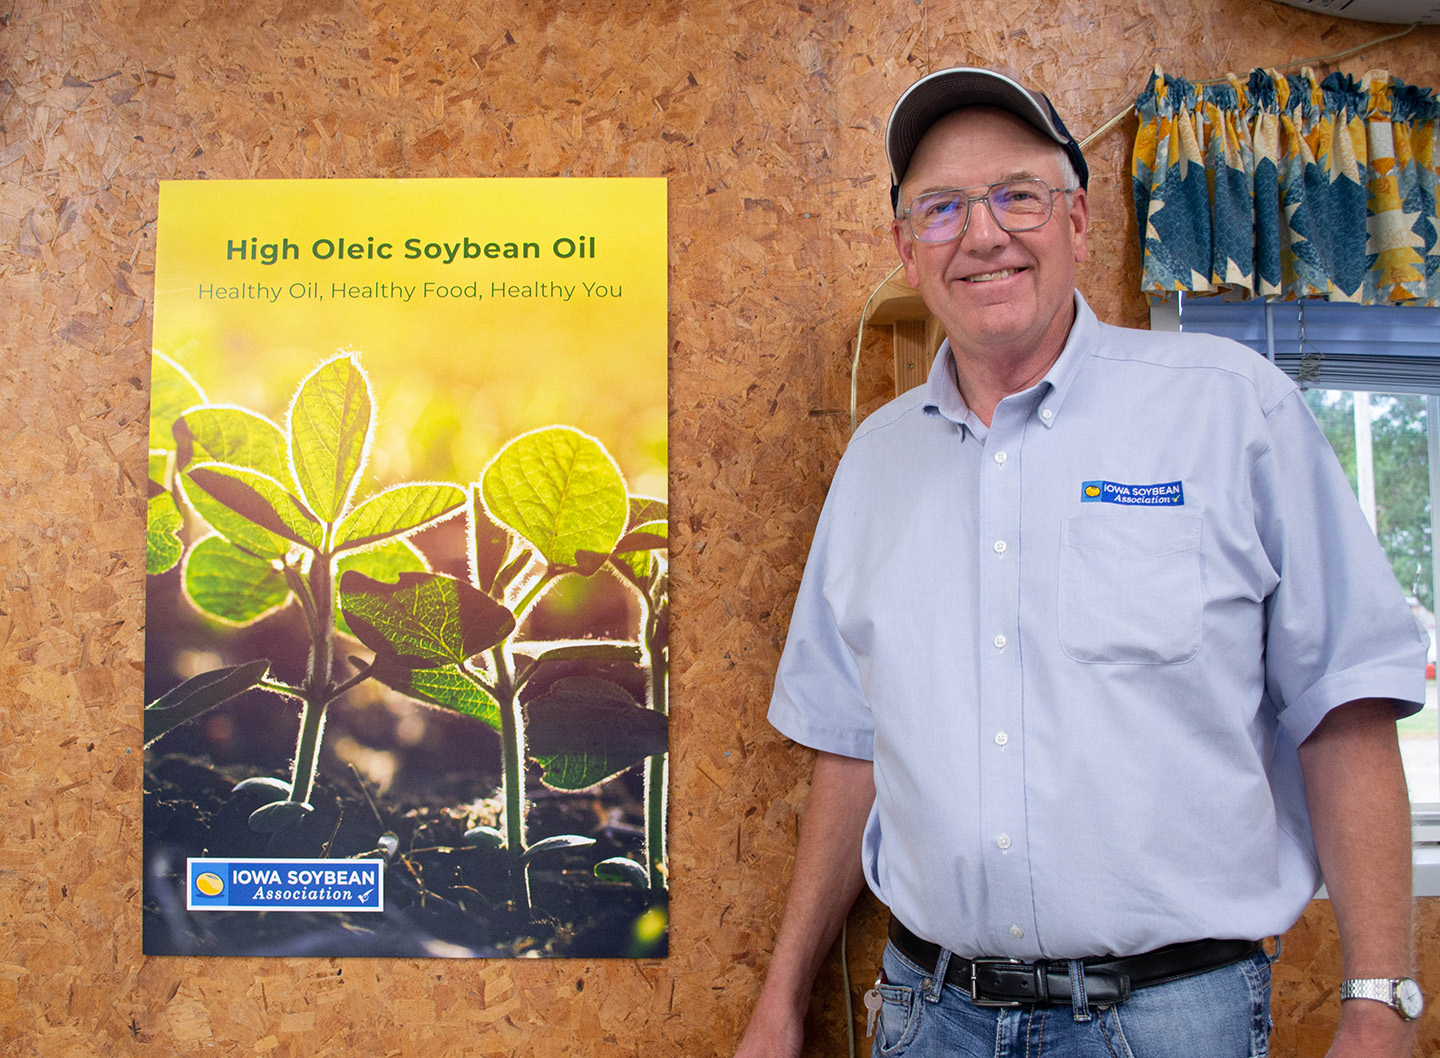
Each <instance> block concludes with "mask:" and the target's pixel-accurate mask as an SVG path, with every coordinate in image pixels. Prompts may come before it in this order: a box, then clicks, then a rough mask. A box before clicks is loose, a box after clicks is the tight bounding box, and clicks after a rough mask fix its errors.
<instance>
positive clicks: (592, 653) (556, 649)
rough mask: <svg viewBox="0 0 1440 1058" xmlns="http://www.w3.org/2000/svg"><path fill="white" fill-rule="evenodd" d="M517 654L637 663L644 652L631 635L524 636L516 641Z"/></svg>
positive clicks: (538, 658) (537, 660) (540, 658)
mask: <svg viewBox="0 0 1440 1058" xmlns="http://www.w3.org/2000/svg"><path fill="white" fill-rule="evenodd" d="M513 646H514V650H515V653H516V654H522V655H524V656H525V657H527V658H533V659H534V661H535V664H537V665H538V664H540V663H541V662H542V661H622V662H629V663H630V664H638V663H639V662H640V660H641V659H642V657H643V656H644V654H643V652H642V651H641V649H640V644H639V643H636V642H634V641H633V640H629V639H553V640H547V639H521V640H517V641H516V642H515V643H514V644H513Z"/></svg>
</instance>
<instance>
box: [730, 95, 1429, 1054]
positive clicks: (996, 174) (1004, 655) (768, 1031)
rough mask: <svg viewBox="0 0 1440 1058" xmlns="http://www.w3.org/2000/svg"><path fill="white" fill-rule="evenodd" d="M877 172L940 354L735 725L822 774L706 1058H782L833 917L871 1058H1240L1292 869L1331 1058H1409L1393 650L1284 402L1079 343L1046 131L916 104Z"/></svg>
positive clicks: (1078, 184)
mask: <svg viewBox="0 0 1440 1058" xmlns="http://www.w3.org/2000/svg"><path fill="white" fill-rule="evenodd" d="M886 151H887V155H888V159H889V162H890V170H891V179H892V199H893V204H894V205H895V209H896V213H895V219H894V221H893V226H892V227H893V233H894V238H895V245H896V248H897V250H898V251H899V254H900V258H901V261H902V262H903V264H904V267H905V273H906V277H907V278H908V279H909V281H910V283H911V284H912V285H913V286H915V287H917V288H918V289H919V290H920V292H921V294H922V296H923V297H924V299H925V302H926V304H927V305H928V306H929V308H930V310H931V311H932V312H933V313H934V314H935V315H936V316H937V317H938V318H939V320H940V321H941V323H942V324H943V325H944V328H945V332H946V334H947V336H948V337H947V341H946V342H945V344H944V345H942V347H941V349H940V351H939V353H938V355H937V356H936V359H935V363H934V366H933V368H932V370H931V373H930V377H929V380H928V381H927V383H926V384H925V385H923V386H921V387H917V388H916V389H914V390H912V391H911V392H909V393H907V394H905V395H903V396H901V397H899V398H897V399H896V400H895V401H892V402H891V403H890V404H888V405H886V406H885V407H884V408H882V409H881V410H880V411H878V412H876V413H875V414H874V415H872V416H871V417H870V418H869V419H867V420H866V422H865V423H864V424H863V425H862V426H861V427H860V429H859V430H858V431H857V432H856V434H855V436H854V438H853V439H852V441H851V443H850V447H849V449H848V450H847V452H846V454H845V457H844V459H843V460H842V461H841V464H840V466H839V468H838V469H837V471H836V475H835V479H834V482H833V484H832V486H831V491H830V495H829V497H828V498H827V500H826V505H825V510H824V512H823V513H822V515H821V519H820V523H819V525H818V526H817V528H816V532H815V539H814V542H813V544H812V548H811V554H810V560H809V563H808V564H807V567H806V571H805V576H804V580H803V582H802V584H801V587H800V592H799V595H798V597H797V599H796V604H795V611H794V615H793V617H792V620H791V626H790V632H789V636H788V638H787V641H786V646H785V651H784V655H783V657H782V659H781V663H780V670H779V673H778V674H777V677H776V684H775V692H774V697H773V698H772V701H771V706H770V720H771V722H772V723H773V724H774V725H775V726H776V727H777V728H778V729H779V730H780V731H781V732H783V733H784V734H786V735H788V736H790V737H791V738H794V739H796V740H797V741H799V742H801V743H803V744H805V745H808V746H811V747H813V748H815V749H816V750H817V751H818V755H817V758H816V762H815V770H814V775H813V779H812V785H811V792H810V798H809V802H808V804H807V809H806V814H805V820H804V824H803V827H802V831H801V839H800V845H799V848H798V849H797V852H796V862H795V871H794V876H793V880H792V883H791V890H790V897H789V902H788V905H787V908H786V913H785V917H784V920H783V922H782V925H781V929H780V934H779V936H778V937H777V939H776V943H775V949H774V955H773V958H772V961H771V966H770V971H769V975H768V977H767V980H766V984H765V987H764V989H763V990H762V993H761V996H760V999H759V1002H758V1004H757V1006H756V1010H755V1013H754V1016H753V1018H752V1020H751V1023H750V1027H749V1029H748V1031H747V1033H746V1035H745V1038H744V1040H743V1041H742V1044H741V1047H740V1052H739V1053H740V1054H741V1055H743V1056H745V1058H755V1056H761V1055H792V1056H793V1055H797V1054H799V1053H800V1051H801V1046H802V1025H803V1018H804V1013H805V1009H806V1006H807V1003H808V998H809V993H810V989H811V986H812V983H813V980H814V976H815V973H816V971H817V969H818V967H819V965H820V962H821V960H822V959H823V958H824V955H825V953H826V951H827V950H828V949H829V947H830V945H831V943H832V942H833V940H834V938H835V935H836V933H837V932H838V930H839V928H840V924H841V922H842V921H843V919H844V916H845V913H846V911H847V910H848V908H849V907H850V904H851V903H852V902H853V900H854V898H855V896H856V895H857V893H858V892H859V890H860V887H861V885H862V884H865V883H867V882H868V884H869V885H870V887H871V889H872V890H874V892H875V893H876V895H877V896H878V897H879V898H880V899H881V900H883V901H884V902H885V903H886V904H887V906H889V908H890V909H891V923H890V943H889V944H888V945H887V948H886V951H885V957H884V965H883V969H882V970H881V972H880V974H879V977H878V979H877V981H876V985H875V988H874V989H872V990H871V991H870V992H869V993H868V994H867V995H866V998H865V1002H866V1006H867V1007H868V1008H870V1009H871V1028H872V1034H873V1036H874V1050H875V1053H876V1054H877V1055H892V1054H894V1055H898V1054H906V1055H910V1056H914V1058H930V1056H941V1055H946V1056H948V1055H977V1056H981V1055H983V1056H992V1055H993V1056H1008V1055H1016V1056H1019V1055H1033V1054H1041V1053H1043V1054H1047V1055H1056V1056H1086V1058H1088V1056H1096V1058H1100V1056H1104V1058H1110V1056H1114V1055H1130V1054H1132V1053H1133V1054H1134V1055H1141V1056H1145V1058H1197V1056H1199V1058H1242V1056H1250V1058H1254V1056H1263V1055H1265V1054H1267V1053H1268V1038H1269V990H1270V957H1269V956H1268V955H1267V953H1266V949H1265V947H1264V946H1263V944H1262V942H1263V941H1264V939H1265V938H1267V937H1272V936H1276V935H1278V934H1280V933H1283V932H1284V931H1285V930H1286V929H1288V928H1289V927H1290V926H1291V925H1292V924H1293V923H1294V922H1295V920H1296V918H1297V917H1298V916H1299V915H1300V913H1301V912H1302V911H1303V909H1304V908H1305V906H1306V904H1307V903H1308V901H1309V900H1310V898H1311V896H1312V895H1313V893H1314V892H1315V889H1316V886H1317V885H1318V883H1319V881H1320V877H1321V870H1322V869H1323V871H1324V877H1325V880H1326V882H1327V885H1328V889H1329V893H1330V897H1331V899H1332V901H1333V903H1334V908H1335V912H1336V917H1337V920H1338V922H1339V927H1340V934H1341V943H1342V947H1343V958H1344V973H1345V977H1346V981H1345V982H1344V986H1343V988H1342V991H1341V994H1342V996H1343V997H1346V998H1347V1001H1346V1002H1345V1003H1344V1005H1343V1007H1342V1011H1341V1018H1340V1031H1339V1034H1338V1035H1337V1037H1336V1040H1335V1045H1334V1048H1333V1049H1332V1051H1331V1054H1332V1055H1333V1056H1334V1058H1341V1056H1349V1058H1359V1056H1362V1055H1363V1056H1365V1058H1377V1056H1389V1058H1398V1056H1401V1055H1406V1054H1408V1053H1409V1052H1410V1049H1411V1046H1412V1041H1413V1038H1414V1025H1413V1019H1414V1017H1415V1016H1417V1015H1418V1013H1419V997H1418V989H1417V988H1416V986H1415V984H1414V982H1413V981H1412V980H1410V979H1409V977H1408V975H1409V973H1410V970H1411V958H1412V957H1411V951H1410V902H1411V901H1410V874H1409V812H1408V800H1407V797H1406V791H1405V783H1404V776H1403V772H1402V771H1401V766H1400V758H1399V751H1398V746H1397V743H1396V734H1395V719H1396V717H1397V716H1400V715H1408V714H1409V713H1411V712H1414V711H1415V710H1416V709H1418V708H1419V707H1420V705H1421V704H1422V703H1423V701H1424V668H1425V644H1424V642H1423V641H1422V638H1421V637H1420V635H1419V632H1418V630H1417V628H1416V625H1415V622H1414V620H1413V619H1412V618H1411V616H1410V613H1409V610H1408V608H1407V607H1406V605H1405V602H1404V599H1403V596H1402V594H1401V591H1400V588H1399V586H1398V585H1397V584H1396V583H1395V580H1394V577H1393V576H1392V575H1391V573H1390V570H1389V566H1388V564H1387V562H1386V561H1385V559H1384V556H1383V555H1382V553H1381V551H1380V548H1379V546H1378V544H1377V543H1376V541H1375V538H1374V536H1373V534H1372V533H1371V532H1370V530H1369V527H1368V526H1367V525H1366V523H1365V521H1364V518H1363V517H1362V515H1361V514H1360V511H1359V508H1358V505H1357V504H1356V502H1355V499H1354V496H1353V494H1352V493H1351V492H1350V488H1349V484H1348V482H1347V481H1346V479H1345V477H1344V475H1343V473H1342V472H1341V470H1340V468H1339V466H1338V464H1337V463H1336V461H1335V459H1334V457H1333V455H1332V454H1331V452H1330V449H1329V447H1328V446H1327V444H1326V442H1325V439H1324V436H1323V435H1322V434H1321V433H1320V431H1319V429H1318V428H1317V427H1316V425H1315V423H1314V420H1313V418H1311V416H1310V414H1309V412H1308V410H1307V409H1306V406H1305V403H1304V400H1303V399H1302V397H1301V395H1300V394H1299V392H1298V390H1297V389H1296V388H1295V386H1294V385H1293V384H1292V383H1291V382H1290V381H1289V380H1288V379H1286V378H1285V377H1284V376H1283V375H1282V374H1281V373H1280V372H1279V371H1277V370H1276V369H1275V368H1273V367H1272V366H1271V365H1270V364H1268V363H1267V362H1266V361H1264V360H1263V359H1262V358H1259V357H1257V356H1255V355H1254V354H1253V353H1251V352H1249V351H1248V350H1246V349H1243V348H1241V347H1239V346H1236V345H1234V344H1231V343H1228V342H1225V341H1223V340H1219V339H1212V338H1208V337H1203V336H1195V335H1160V334H1152V333H1150V332H1145V331H1132V330H1124V329H1121V328H1116V327H1110V326H1107V325H1105V324H1102V323H1100V322H1099V321H1098V320H1097V319H1096V318H1095V315H1094V314H1093V313H1092V312H1091V311H1090V309H1089V307H1088V306H1087V305H1086V304H1085V302H1084V300H1083V299H1082V298H1081V297H1080V295H1079V294H1078V292H1077V291H1076V290H1075V274H1076V268H1077V266H1078V265H1079V264H1081V263H1082V262H1083V261H1084V260H1085V256H1086V248H1085V237H1086V234H1087V230H1088V224H1089V206H1088V202H1087V198H1086V195H1087V185H1088V178H1089V174H1088V169H1087V167H1086V164H1085V159H1084V156H1083V155H1082V153H1081V151H1080V148H1079V146H1078V144H1077V143H1076V142H1075V140H1074V139H1073V138H1072V137H1071V136H1070V134H1069V132H1068V131H1067V130H1066V129H1065V126H1064V124H1063V123H1062V122H1061V120H1060V118H1059V116H1058V115H1057V114H1056V113H1055V110H1054V108H1053V106H1052V105H1051V104H1050V102H1049V100H1048V99H1046V98H1045V97H1044V96H1043V95H1040V94H1038V93H1033V92H1031V91H1029V90H1027V89H1025V88H1024V87H1022V86H1021V85H1019V84H1018V83H1016V82H1015V81H1013V80H1011V79H1009V78H1007V77H1004V76H1001V75H1000V74H997V73H994V72H992V71H987V70H976V69H954V70H946V71H942V72H940V73H937V74H933V75H931V76H929V77H927V78H925V79H923V80H921V81H920V82H918V83H917V84H915V85H914V86H912V87H911V88H910V89H909V90H908V91H907V92H906V93H905V95H904V96H902V97H901V99H900V101H899V102H898V103H897V104H896V107H895V110H894V112H893V113H892V115H891V118H890V123H889V126H888V129H887V134H886Z"/></svg>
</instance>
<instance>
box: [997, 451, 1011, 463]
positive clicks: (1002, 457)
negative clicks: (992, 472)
mask: <svg viewBox="0 0 1440 1058" xmlns="http://www.w3.org/2000/svg"><path fill="white" fill-rule="evenodd" d="M1009 458H1010V457H1009V456H1008V455H1006V454H1005V453H1004V452H996V453H995V462H997V463H1003V462H1005V460H1007V459H1009Z"/></svg>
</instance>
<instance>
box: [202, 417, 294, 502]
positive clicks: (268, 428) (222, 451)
mask: <svg viewBox="0 0 1440 1058" xmlns="http://www.w3.org/2000/svg"><path fill="white" fill-rule="evenodd" d="M175 444H176V457H175V459H176V465H177V466H178V467H179V468H180V469H181V470H184V469H185V468H186V467H187V466H189V465H190V464H191V463H228V464H230V465H231V466H237V467H246V468H248V469H250V470H258V471H260V473H262V474H265V475H268V476H269V477H272V478H274V479H275V480H276V481H278V482H280V483H281V484H282V485H284V486H285V487H286V488H287V489H288V488H291V487H292V484H291V481H290V466H289V464H288V463H287V462H286V459H285V433H284V431H282V430H281V429H280V427H278V426H276V425H275V424H274V423H273V422H271V421H270V420H269V419H267V418H265V416H263V415H256V414H255V413H254V412H253V411H249V410H247V409H245V408H236V407H232V406H229V405H223V404H208V405H205V406H203V407H199V408H191V409H190V410H189V411H187V412H186V413H185V414H184V415H183V416H182V417H181V418H179V419H177V420H176V422H175Z"/></svg>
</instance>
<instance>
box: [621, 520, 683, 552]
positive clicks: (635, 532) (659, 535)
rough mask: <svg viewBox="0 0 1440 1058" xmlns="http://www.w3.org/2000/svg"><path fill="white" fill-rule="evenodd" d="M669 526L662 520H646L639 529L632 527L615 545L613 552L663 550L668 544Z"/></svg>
mask: <svg viewBox="0 0 1440 1058" xmlns="http://www.w3.org/2000/svg"><path fill="white" fill-rule="evenodd" d="M669 533H670V527H669V526H668V525H666V524H665V523H664V522H647V523H646V524H645V525H642V526H641V527H640V528H639V529H632V530H630V532H628V533H626V534H625V535H624V536H622V537H621V538H620V542H619V543H617V544H616V545H615V553H616V554H617V555H624V554H628V553H630V552H634V551H663V550H664V549H665V548H667V547H669V546H670V535H669Z"/></svg>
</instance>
